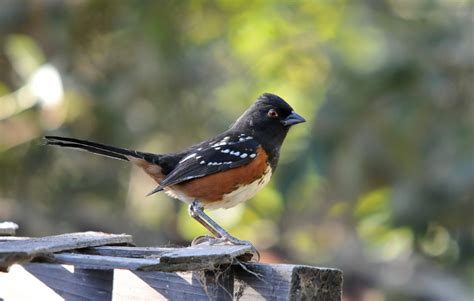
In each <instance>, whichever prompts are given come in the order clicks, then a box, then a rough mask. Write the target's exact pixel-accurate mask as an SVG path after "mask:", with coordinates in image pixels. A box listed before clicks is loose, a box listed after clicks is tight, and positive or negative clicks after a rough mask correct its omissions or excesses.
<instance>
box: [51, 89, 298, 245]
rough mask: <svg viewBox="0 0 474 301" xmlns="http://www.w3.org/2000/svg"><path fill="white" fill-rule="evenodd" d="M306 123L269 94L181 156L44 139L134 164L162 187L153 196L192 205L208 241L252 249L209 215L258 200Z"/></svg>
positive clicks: (182, 152) (283, 103)
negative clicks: (293, 134)
mask: <svg viewBox="0 0 474 301" xmlns="http://www.w3.org/2000/svg"><path fill="white" fill-rule="evenodd" d="M305 121H306V120H305V119H304V118H303V117H302V116H301V115H299V114H298V113H296V112H295V111H294V110H293V108H292V107H291V106H290V105H289V104H288V103H287V102H286V101H285V100H284V99H283V98H281V97H279V96H277V95H275V94H271V93H264V94H262V95H260V96H259V97H258V98H257V100H256V101H255V102H254V103H253V104H252V105H251V106H250V107H249V108H248V109H247V110H246V111H245V112H244V113H243V114H242V115H241V116H240V117H239V118H238V119H237V121H235V123H233V125H231V126H230V128H229V129H228V130H226V131H224V132H223V133H221V134H219V135H217V136H215V137H213V138H211V139H208V140H205V141H203V142H200V143H197V144H195V145H192V146H191V147H189V148H187V149H185V150H183V151H180V152H176V153H168V154H153V153H147V152H140V151H136V150H130V149H125V148H119V147H115V146H110V145H106V144H102V143H97V142H91V141H87V140H80V139H75V138H68V137H60V136H45V137H44V139H45V144H46V145H51V146H58V147H66V148H73V149H78V150H83V151H87V152H90V153H94V154H97V155H102V156H106V157H110V158H113V159H119V160H123V161H129V162H131V163H134V164H135V165H137V166H138V167H140V168H142V169H143V170H144V171H145V173H147V174H148V175H149V176H150V177H151V178H152V179H153V180H154V181H155V182H156V183H157V186H156V188H155V189H153V190H152V191H151V192H150V193H149V194H148V195H152V194H154V193H157V192H160V191H164V192H165V193H166V194H168V195H169V196H171V197H172V198H175V199H178V200H180V201H183V202H185V203H187V204H188V212H189V215H190V216H191V217H192V218H194V219H195V220H196V221H197V222H199V223H200V224H201V225H203V226H204V227H205V228H206V229H207V230H208V231H209V232H210V233H211V234H212V235H213V236H207V238H209V239H213V240H214V243H217V242H222V243H228V244H232V245H246V244H250V245H251V243H249V242H248V241H244V240H240V239H237V238H236V237H234V236H232V235H230V234H229V233H228V232H227V231H226V230H225V229H223V228H222V227H221V226H220V225H218V224H217V223H216V222H215V221H214V220H212V219H211V218H210V217H209V216H208V215H207V214H206V213H205V212H204V210H213V209H219V208H225V209H227V208H231V207H234V206H236V205H238V204H240V203H242V202H245V201H247V200H248V199H250V198H252V197H253V196H254V195H255V194H256V193H257V192H258V191H259V190H261V189H262V188H263V187H264V186H265V185H266V184H267V183H268V182H269V181H270V178H271V176H272V175H273V174H274V172H275V170H276V167H277V164H278V159H279V156H280V148H281V146H282V143H283V141H284V140H285V137H286V136H287V133H288V131H289V129H290V127H292V126H293V125H295V124H298V123H302V122H305ZM252 247H253V246H252Z"/></svg>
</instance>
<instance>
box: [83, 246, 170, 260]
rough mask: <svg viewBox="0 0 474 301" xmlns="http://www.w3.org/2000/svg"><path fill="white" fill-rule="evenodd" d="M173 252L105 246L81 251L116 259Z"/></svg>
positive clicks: (167, 249) (151, 248)
mask: <svg viewBox="0 0 474 301" xmlns="http://www.w3.org/2000/svg"><path fill="white" fill-rule="evenodd" d="M173 250H176V248H161V247H121V246H120V247H119V246H114V247H111V246H103V247H92V248H86V249H83V250H81V253H84V254H91V255H104V256H114V257H129V258H143V257H159V256H160V255H161V254H163V253H166V252H170V251H173Z"/></svg>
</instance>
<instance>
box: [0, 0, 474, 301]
mask: <svg viewBox="0 0 474 301" xmlns="http://www.w3.org/2000/svg"><path fill="white" fill-rule="evenodd" d="M473 8H474V2H473V1H469V0H437V1H435V0H418V1H411V0H403V1H400V0H378V1H375V0H365V1H357V2H354V1H348V0H337V1H329V0H319V1H242V0H240V1H238V0H218V1H204V0H202V1H199V0H195V1H94V0H91V1H86V0H71V1H64V0H63V1H61V0H44V1H39V0H38V1H21V0H3V1H1V3H0V221H1V220H11V221H14V222H16V223H18V224H19V225H20V229H19V232H18V234H19V235H26V236H42V235H43V236H44V235H52V234H59V233H65V232H73V231H85V230H96V231H105V232H112V233H122V232H126V233H129V234H132V235H133V236H134V239H135V241H136V243H137V244H138V245H142V246H152V245H161V246H166V245H187V244H189V242H190V240H192V239H193V238H194V237H195V236H197V235H199V234H203V233H206V232H205V230H204V229H203V228H202V227H201V226H200V225H199V224H197V223H196V222H195V221H193V220H192V219H191V218H189V217H188V215H187V208H186V206H185V205H184V204H182V203H180V202H178V201H175V200H172V199H170V198H168V197H167V196H165V195H164V194H157V195H153V196H151V197H145V194H146V193H148V192H149V191H151V190H152V189H153V188H154V182H153V181H152V180H151V179H149V178H148V177H147V176H146V175H145V174H144V173H143V172H142V171H141V170H138V169H137V168H134V167H131V166H130V165H128V164H127V163H126V162H118V161H114V160H110V159H107V158H104V157H98V156H94V155H90V154H87V153H83V152H76V151H69V150H65V149H61V150H59V149H53V148H46V147H42V146H41V137H42V136H43V135H45V134H54V135H64V136H72V137H77V138H82V139H89V140H93V141H100V142H102V143H107V144H112V145H116V146H121V147H127V148H132V149H137V150H142V151H148V152H157V153H164V152H173V151H177V150H180V149H182V148H184V147H186V146H189V145H191V144H194V143H196V142H199V141H201V140H204V139H207V138H209V137H212V136H213V135H216V134H218V133H220V132H221V131H223V130H225V129H226V128H227V127H228V126H229V125H230V124H231V123H232V122H233V121H234V120H235V119H236V118H237V117H238V116H239V115H240V114H241V113H242V112H243V111H244V110H245V109H246V108H247V107H248V106H249V105H250V104H251V103H252V102H253V101H254V99H256V97H258V96H259V95H260V94H261V93H263V92H272V93H276V94H278V95H280V96H281V97H283V98H284V99H286V100H287V101H288V102H289V103H291V104H292V106H293V107H294V108H295V110H296V111H297V112H299V113H301V114H302V115H303V116H304V117H305V118H306V119H307V120H308V122H307V123H305V124H302V125H298V126H296V127H294V128H293V129H292V130H291V131H290V134H289V136H288V138H287V140H286V143H285V144H284V145H283V149H282V155H281V160H280V164H279V168H278V169H277V171H276V174H275V175H274V177H273V180H272V182H271V183H270V184H269V185H268V186H267V187H266V188H265V189H264V190H263V191H262V192H260V193H259V194H258V195H257V196H256V197H255V198H254V199H252V200H251V201H249V202H247V203H246V204H244V205H240V206H238V207H236V208H233V209H230V210H219V211H215V212H212V214H211V215H212V216H213V217H215V219H216V220H217V221H218V222H219V223H221V224H222V225H223V226H224V227H225V228H227V229H228V230H229V231H230V232H231V233H232V234H234V235H235V236H237V237H239V238H241V239H246V240H250V241H252V242H254V243H255V245H256V246H257V248H259V249H260V250H261V252H262V260H263V261H265V262H280V263H281V262H284V263H285V262H286V263H300V264H311V265H318V266H328V267H335V268H341V269H343V270H344V273H345V284H344V300H346V301H347V300H367V301H378V300H423V301H429V300H455V301H457V300H469V299H470V298H469V297H470V296H472V295H470V294H473V293H474V292H473V291H472V290H473V287H474V136H473V135H474V134H473V133H474V89H473V84H474V10H473ZM471 300H472V299H471Z"/></svg>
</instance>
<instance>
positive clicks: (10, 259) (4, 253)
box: [0, 231, 133, 272]
mask: <svg viewBox="0 0 474 301" xmlns="http://www.w3.org/2000/svg"><path fill="white" fill-rule="evenodd" d="M114 244H133V240H132V236H130V235H127V234H108V233H102V232H92V231H90V232H80V233H68V234H61V235H54V236H46V237H39V238H28V239H22V240H7V241H2V242H0V272H7V271H8V268H9V267H10V266H11V265H12V264H14V263H22V262H28V261H31V260H33V259H34V258H37V257H41V256H47V255H48V254H51V253H55V252H61V251H66V250H75V249H80V248H87V247H94V246H102V245H114Z"/></svg>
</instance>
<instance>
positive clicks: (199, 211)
mask: <svg viewBox="0 0 474 301" xmlns="http://www.w3.org/2000/svg"><path fill="white" fill-rule="evenodd" d="M188 211H189V215H190V216H191V217H192V218H194V219H195V220H196V221H197V222H199V223H200V224H201V225H203V226H204V227H205V228H206V229H207V230H209V232H211V233H212V234H213V235H214V236H215V237H216V238H217V239H222V240H223V241H228V242H230V243H232V244H234V245H248V244H250V243H249V242H248V241H245V240H240V239H237V238H235V237H233V236H232V235H230V234H229V233H228V232H227V231H226V230H224V229H223V228H222V227H221V226H219V225H218V224H217V223H216V222H215V221H214V220H213V219H211V218H210V217H209V216H208V215H207V214H205V213H204V210H203V206H202V205H201V203H200V202H199V201H197V200H196V201H194V202H192V203H191V204H190V205H189V209H188Z"/></svg>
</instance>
